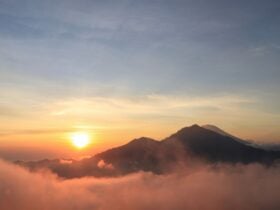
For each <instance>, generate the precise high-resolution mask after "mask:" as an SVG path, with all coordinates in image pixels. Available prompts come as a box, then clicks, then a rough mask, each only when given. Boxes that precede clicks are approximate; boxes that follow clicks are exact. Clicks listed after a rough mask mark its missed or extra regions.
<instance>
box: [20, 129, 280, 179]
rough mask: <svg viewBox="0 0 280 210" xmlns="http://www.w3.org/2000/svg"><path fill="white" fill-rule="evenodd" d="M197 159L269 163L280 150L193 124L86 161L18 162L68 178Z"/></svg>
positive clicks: (159, 169)
mask: <svg viewBox="0 0 280 210" xmlns="http://www.w3.org/2000/svg"><path fill="white" fill-rule="evenodd" d="M194 159H199V160H200V161H205V162H208V163H217V162H227V163H244V164H247V163H252V162H259V163H262V164H266V165H270V164H273V163H274V161H275V160H277V159H280V152H279V151H271V150H265V149H261V148H255V147H253V146H251V145H250V144H249V143H247V142H246V141H244V140H240V139H238V138H236V137H234V136H232V135H229V134H227V133H226V132H224V131H222V130H220V129H218V128H217V127H213V126H212V127H211V129H209V126H208V128H207V129H206V128H204V127H200V126H198V125H193V126H190V127H185V128H182V129H180V130H179V131H177V132H176V133H174V134H172V135H171V136H169V137H167V138H165V139H163V140H161V141H157V140H154V139H151V138H147V137H141V138H138V139H134V140H132V141H130V142H129V143H127V144H125V145H122V146H120V147H116V148H112V149H109V150H107V151H104V152H102V153H99V154H96V155H94V156H92V157H90V158H87V159H83V160H79V161H76V160H67V161H65V160H64V161H61V160H58V159H57V160H43V161H37V162H36V161H33V162H22V161H19V162H17V164H19V165H21V166H24V167H27V168H29V169H31V170H38V169H41V168H48V169H49V170H51V171H52V172H54V173H56V174H57V175H58V176H61V177H65V178H73V177H82V176H95V177H103V176H120V175H124V174H129V173H133V172H138V171H150V172H153V173H156V174H161V173H166V172H168V171H169V170H170V169H172V168H174V167H176V165H177V164H178V163H180V164H185V165H186V166H187V165H188V163H190V162H192V161H193V160H194Z"/></svg>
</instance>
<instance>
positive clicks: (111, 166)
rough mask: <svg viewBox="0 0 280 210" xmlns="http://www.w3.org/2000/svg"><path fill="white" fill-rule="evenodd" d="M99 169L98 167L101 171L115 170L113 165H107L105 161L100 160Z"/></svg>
mask: <svg viewBox="0 0 280 210" xmlns="http://www.w3.org/2000/svg"><path fill="white" fill-rule="evenodd" d="M97 167H98V168H101V169H109V170H112V169H114V166H113V165H112V164H111V163H109V164H107V163H105V161H104V160H100V161H99V162H98V163H97Z"/></svg>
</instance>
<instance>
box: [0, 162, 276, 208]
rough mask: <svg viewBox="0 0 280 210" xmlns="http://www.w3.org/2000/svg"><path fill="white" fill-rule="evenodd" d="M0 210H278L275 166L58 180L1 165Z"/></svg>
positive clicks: (220, 167) (220, 166)
mask: <svg viewBox="0 0 280 210" xmlns="http://www.w3.org/2000/svg"><path fill="white" fill-rule="evenodd" d="M0 168H1V173H0V209H1V210H37V209H38V210H39V209H40V210H61V209H67V210H71V209H76V210H77V209H81V210H97V209H98V210H111V209H114V210H118V209H119V210H143V209H145V210H155V209H163V210H170V209H176V210H180V209H191V210H196V209H197V210H203V209H207V210H212V209H213V210H219V209H228V210H231V209H246V210H258V209H270V210H273V209H275V210H276V209H279V208H280V201H279V194H280V181H279V174H280V168H279V167H270V168H267V167H264V166H262V165H259V164H251V165H235V166H232V165H217V166H216V167H209V166H206V165H198V166H197V167H193V168H192V169H191V170H186V169H185V168H178V170H177V171H176V172H174V173H172V174H168V175H155V174H152V173H145V172H139V173H135V174H132V175H127V176H123V177H119V178H92V177H83V178H79V179H64V180H63V179H61V178H58V177H57V176H56V175H54V174H52V173H51V172H49V171H40V172H36V173H34V172H29V171H27V170H25V169H24V168H21V167H19V166H16V165H13V164H11V163H7V162H4V161H0Z"/></svg>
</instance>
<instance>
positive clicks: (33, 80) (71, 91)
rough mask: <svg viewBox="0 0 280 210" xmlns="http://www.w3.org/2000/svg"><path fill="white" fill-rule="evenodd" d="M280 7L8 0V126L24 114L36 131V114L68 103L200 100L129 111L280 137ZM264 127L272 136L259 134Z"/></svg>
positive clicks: (2, 41)
mask: <svg viewBox="0 0 280 210" xmlns="http://www.w3.org/2000/svg"><path fill="white" fill-rule="evenodd" d="M279 9H280V3H279V2H278V1H275V0H273V1H272V0H267V1H260V0H254V1H251V0H247V1H241V0H237V1H227V0H223V1H222V0H213V1H206V0H204V1H203V0H184V1H183V0H182V1H180V0H172V1H171V0H169V1H167V0H166V1H165V0H162V1H160V0H158V1H152V0H149V1H145V0H144V1H133V0H123V1H121V0H120V1H106V0H102V1H101V0H96V1H94V0H91V1H90V0H87V1H86V0H81V1H74V0H67V1H66V0H65V1H63V0H61V1H52V0H49V1H38V0H36V1H35V0H29V1H24V0H7V1H5V0H0V46H1V47H0V87H1V90H0V96H1V103H0V115H1V116H3V120H2V121H1V125H2V129H1V132H2V133H5V132H7V130H11V128H10V127H12V126H10V127H9V126H8V125H9V123H10V125H14V122H17V120H20V121H22V122H26V124H25V125H26V126H23V125H22V126H21V127H20V128H17V129H26V128H27V127H28V128H29V127H30V128H31V127H32V128H33V127H34V126H33V122H31V121H30V119H28V117H27V116H28V114H30V115H32V116H33V115H34V118H37V116H39V115H41V113H43V112H46V110H47V111H50V109H51V108H49V107H52V109H51V110H53V109H57V106H56V105H57V104H61V103H62V102H63V103H64V102H65V101H68V102H69V103H70V101H73V100H74V101H77V100H78V101H80V100H82V101H84V100H87V101H88V103H89V104H91V103H92V102H94V101H98V102H100V100H101V99H102V100H101V101H102V103H105V102H104V100H106V105H108V104H114V103H116V104H117V105H114V106H119V107H120V111H121V110H122V109H123V108H124V107H126V106H124V107H123V106H122V105H123V104H125V103H126V104H130V105H131V106H130V108H131V110H133V109H134V108H135V106H136V105H137V103H138V102H139V101H140V102H141V103H144V104H145V107H146V108H147V106H149V110H150V109H151V108H153V110H154V109H155V110H156V107H157V106H158V105H159V104H162V103H163V104H165V103H167V101H179V102H180V103H181V102H182V101H184V102H189V103H190V104H195V105H194V107H191V105H187V106H185V104H186V103H183V104H184V105H182V106H181V107H180V108H178V107H177V106H176V109H174V105H173V104H172V105H170V104H169V103H168V104H166V106H167V108H166V109H163V110H162V112H160V111H159V112H152V113H150V112H148V113H149V114H150V115H149V114H143V115H141V117H139V111H138V110H136V109H134V111H131V112H129V113H126V114H125V117H124V118H128V119H129V120H132V121H133V120H135V122H139V121H141V122H142V125H143V124H145V121H147V120H151V119H158V120H157V121H155V123H154V124H153V126H156V125H157V124H160V123H162V124H166V123H164V121H170V120H173V121H174V126H175V125H176V126H181V125H183V124H188V123H192V120H193V121H195V122H194V123H196V122H199V123H204V122H206V121H207V122H208V121H210V122H209V123H218V124H223V125H224V127H225V128H228V129H229V130H230V131H231V130H232V131H234V132H239V131H240V134H242V135H243V136H245V137H248V138H249V137H253V138H259V139H262V138H267V139H273V140H275V139H277V140H278V139H279V138H278V137H279V136H280V134H279V127H278V126H277V125H278V124H279V123H280V111H279V106H280V99H279V91H280V85H279V84H280V70H279V66H280V59H279V58H280V56H279V55H280V27H279V23H280V14H279ZM112 100H113V101H114V102H112ZM116 101H118V102H116ZM155 101H156V102H155ZM199 101H202V102H201V106H200V105H199ZM96 103H97V102H96ZM131 103H132V104H131ZM64 104H65V103H64ZM66 104H68V103H66ZM79 104H80V102H79ZM169 105H170V106H171V107H169ZM73 106H75V105H73ZM46 107H47V108H46ZM54 107H55V108H54ZM136 107H137V106H136ZM231 107H234V110H232V109H231ZM87 108H88V109H90V106H89V105H87ZM221 109H224V110H222V111H221V112H219V111H218V110H221ZM194 110H196V111H194ZM197 110H200V111H197ZM115 111H116V112H117V111H118V110H115ZM50 112H51V113H53V112H52V111H50ZM54 112H55V111H54ZM61 113H62V112H61ZM63 113H64V112H63ZM236 113H240V117H239V118H237V117H236V118H235V117H234V115H235V114H236ZM91 114H92V113H91ZM85 115H86V116H88V113H87V114H85ZM166 116H168V117H167V118H165V117H166ZM190 116H191V117H190ZM92 117H93V118H95V117H96V115H93V116H92ZM243 117H244V118H243ZM222 118H224V119H223V120H222ZM39 119H40V120H42V121H44V120H45V118H44V117H39ZM47 119H48V117H46V120H47ZM98 119H99V118H98ZM71 120H72V122H73V124H75V123H74V121H75V120H77V121H79V123H81V124H83V123H84V124H89V122H90V119H87V118H86V117H85V116H76V115H75V117H72V118H71ZM105 121H106V122H107V121H108V120H105V119H100V122H99V121H98V120H95V122H94V124H102V125H103V124H106V123H104V122H105ZM132 121H130V122H132ZM6 122H9V123H6ZM133 122H134V121H133ZM118 123H121V122H118ZM169 124H171V123H169ZM169 124H168V125H169ZM250 125H251V126H250ZM42 126H43V125H42ZM45 126H46V127H56V124H55V123H54V122H53V123H50V124H48V125H45ZM244 126H245V127H244ZM35 127H36V126H35ZM35 127H34V129H38V128H37V127H36V128H35ZM261 127H262V128H264V129H268V131H267V133H265V134H263V135H261V134H257V135H251V134H252V132H253V131H256V130H258V129H259V128H261ZM40 129H41V128H40ZM246 129H249V130H250V132H247V133H246V132H245V130H246ZM13 130H14V129H13ZM242 130H243V132H241V131H242ZM147 133H148V134H149V132H147Z"/></svg>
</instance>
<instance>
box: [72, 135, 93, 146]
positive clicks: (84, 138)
mask: <svg viewBox="0 0 280 210" xmlns="http://www.w3.org/2000/svg"><path fill="white" fill-rule="evenodd" d="M89 139H90V138H89V135H88V133H84V132H78V133H73V134H72V135H71V140H72V144H73V145H74V146H75V147H77V148H78V149H82V148H84V147H86V146H88V145H89V143H90V141H89Z"/></svg>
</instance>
